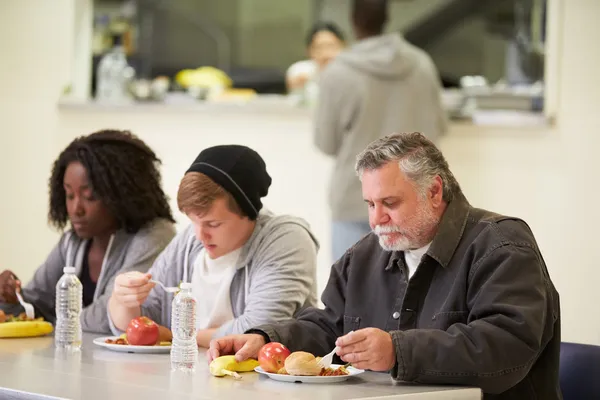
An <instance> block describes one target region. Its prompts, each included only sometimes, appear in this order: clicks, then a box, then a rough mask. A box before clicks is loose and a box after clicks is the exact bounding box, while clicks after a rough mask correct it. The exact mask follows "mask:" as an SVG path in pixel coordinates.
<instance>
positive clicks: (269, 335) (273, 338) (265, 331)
mask: <svg viewBox="0 0 600 400" xmlns="http://www.w3.org/2000/svg"><path fill="white" fill-rule="evenodd" d="M244 333H254V334H258V335H262V337H264V338H265V343H269V342H281V339H280V337H279V335H278V334H277V332H275V330H274V329H273V328H271V327H270V326H268V325H263V326H259V327H257V328H252V329H248V330H247V331H246V332H244Z"/></svg>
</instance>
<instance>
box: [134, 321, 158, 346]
mask: <svg viewBox="0 0 600 400" xmlns="http://www.w3.org/2000/svg"><path fill="white" fill-rule="evenodd" d="M126 333H127V342H128V343H129V344H131V345H134V346H153V345H155V344H156V342H157V341H158V325H157V324H156V322H154V321H152V320H151V319H150V318H148V317H137V318H134V319H132V320H131V322H129V326H128V327H127V332H126Z"/></svg>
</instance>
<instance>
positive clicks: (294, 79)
mask: <svg viewBox="0 0 600 400" xmlns="http://www.w3.org/2000/svg"><path fill="white" fill-rule="evenodd" d="M345 44H346V43H345V39H344V34H343V33H342V31H341V29H340V28H338V27H337V26H336V25H335V24H333V23H331V22H318V23H317V24H315V25H314V26H313V27H312V29H311V30H310V32H309V34H308V36H307V38H306V47H307V52H308V56H309V59H308V60H303V61H298V62H296V63H294V64H292V65H291V66H290V67H289V68H288V70H287V72H286V85H287V88H288V91H289V92H296V93H297V92H301V91H303V90H304V91H310V90H312V89H315V88H316V81H317V76H318V73H319V71H321V70H322V69H323V68H325V66H327V64H328V63H329V61H331V60H332V59H333V58H334V57H335V56H337V55H338V54H339V52H340V51H342V50H343V49H344V47H345ZM311 86H312V87H311Z"/></svg>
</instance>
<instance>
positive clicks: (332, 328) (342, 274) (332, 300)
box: [246, 253, 349, 355]
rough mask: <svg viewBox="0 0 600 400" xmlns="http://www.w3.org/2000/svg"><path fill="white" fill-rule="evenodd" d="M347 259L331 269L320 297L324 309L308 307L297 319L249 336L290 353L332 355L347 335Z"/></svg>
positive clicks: (257, 329)
mask: <svg viewBox="0 0 600 400" xmlns="http://www.w3.org/2000/svg"><path fill="white" fill-rule="evenodd" d="M348 260H349V254H348V253H347V254H346V255H344V257H342V258H341V259H340V260H339V261H338V262H337V263H335V264H334V265H333V267H332V268H331V273H330V275H329V281H328V282H327V286H326V287H325V290H324V291H323V295H322V296H321V301H322V302H323V304H324V305H325V309H323V310H321V309H318V308H316V307H308V308H306V309H304V310H302V311H301V312H300V313H299V314H298V315H297V316H296V318H295V319H291V320H288V321H285V322H281V323H277V324H271V325H262V326H258V327H255V328H253V329H249V330H248V331H247V332H246V333H259V334H261V335H263V336H265V339H267V338H268V339H269V340H270V341H271V342H279V343H283V344H284V345H285V346H287V347H288V348H289V349H290V350H291V351H300V350H302V351H308V352H311V353H313V354H317V355H324V354H327V353H329V352H330V351H331V349H333V348H334V346H335V341H336V339H337V338H338V337H339V336H341V335H342V334H343V333H344V331H343V330H344V321H343V316H344V309H345V303H346V283H347V272H346V268H347V263H348Z"/></svg>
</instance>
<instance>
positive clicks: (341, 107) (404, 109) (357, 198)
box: [314, 33, 447, 221]
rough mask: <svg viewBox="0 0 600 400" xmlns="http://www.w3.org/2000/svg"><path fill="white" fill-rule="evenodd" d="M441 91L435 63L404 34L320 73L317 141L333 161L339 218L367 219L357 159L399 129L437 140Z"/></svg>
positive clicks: (346, 54)
mask: <svg viewBox="0 0 600 400" xmlns="http://www.w3.org/2000/svg"><path fill="white" fill-rule="evenodd" d="M441 94H442V86H441V83H440V79H439V76H438V72H437V70H436V68H435V65H434V64H433V61H432V60H431V58H430V57H429V55H427V53H425V52H424V51H423V50H421V49H419V48H417V47H415V46H413V45H412V44H410V43H408V42H407V41H406V40H404V38H403V37H402V36H401V35H400V34H398V33H390V34H387V35H381V36H375V37H372V38H368V39H364V40H361V41H359V42H357V43H356V44H355V45H353V46H352V47H350V48H349V49H348V50H345V51H343V52H342V53H340V55H338V56H337V57H336V58H335V59H334V60H333V61H332V62H331V63H329V65H328V66H327V68H325V70H324V71H323V72H322V73H321V75H320V76H319V100H318V104H317V109H316V116H315V127H314V142H315V145H316V146H317V147H318V148H319V150H321V151H322V152H323V153H325V154H328V155H331V156H334V157H335V166H334V169H333V175H332V177H331V182H330V187H329V206H330V208H331V213H332V218H333V220H334V221H366V220H367V219H368V215H367V207H366V206H365V204H364V202H363V198H362V188H361V185H360V181H359V179H358V178H357V177H356V174H355V173H354V164H355V163H356V156H357V154H358V153H360V152H361V151H362V150H364V149H365V147H367V145H368V144H369V143H371V142H372V141H374V140H376V139H379V138H380V137H382V136H385V135H389V134H391V133H394V132H415V131H418V132H422V133H423V134H424V135H425V136H427V137H428V138H429V139H430V140H432V141H434V142H436V141H437V139H438V137H440V136H441V135H443V134H444V133H445V132H446V127H447V116H446V111H445V110H444V107H443V104H442V97H441Z"/></svg>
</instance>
